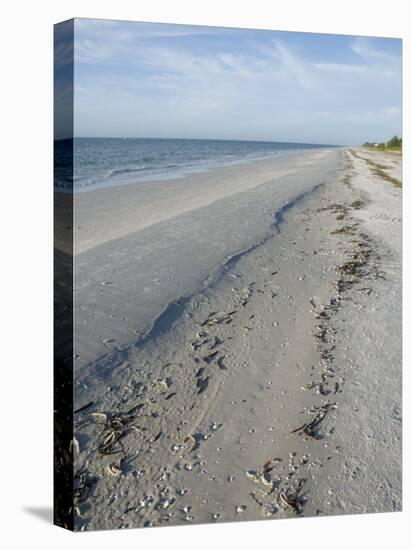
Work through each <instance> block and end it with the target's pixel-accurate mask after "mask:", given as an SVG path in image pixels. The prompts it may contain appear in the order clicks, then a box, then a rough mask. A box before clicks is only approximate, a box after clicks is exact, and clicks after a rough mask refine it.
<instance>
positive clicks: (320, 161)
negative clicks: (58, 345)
mask: <svg viewBox="0 0 412 550" xmlns="http://www.w3.org/2000/svg"><path fill="white" fill-rule="evenodd" d="M362 153H363V152H362ZM349 159H351V160H349ZM289 162H290V161H289ZM288 170H289V171H288ZM255 173H256V174H259V178H258V179H256V178H255V176H254V174H255ZM223 175H224V177H223ZM209 181H210V185H211V187H210V189H212V188H213V191H211V190H210V189H209V191H210V192H208V191H206V190H204V189H203V187H206V186H207V185H208V182H209ZM219 181H222V182H224V184H225V185H227V191H224V190H223V189H220V187H219V185H218V182H219ZM183 182H184V186H185V191H184V197H182V199H181V200H180V197H179V198H178V199H177V198H176V200H175V203H174V202H173V201H172V198H171V197H172V196H173V194H174V193H176V194H177V193H179V182H164V183H161V184H159V185H160V186H161V187H162V189H163V190H164V191H163V192H162V193H160V192H159V196H158V197H157V198H156V197H155V196H154V195H150V193H151V190H149V187H147V189H146V191H142V190H141V189H140V188H138V186H131V187H129V188H126V187H125V188H122V189H121V190H110V192H109V190H105V191H98V192H96V193H90V194H85V195H84V197H86V198H84V199H83V198H82V196H80V195H79V201H80V203H81V201H82V200H84V201H87V204H86V202H84V203H83V206H82V207H80V206H79V208H78V211H77V216H76V223H78V224H79V225H81V226H82V227H84V234H83V237H82V236H81V234H80V232H79V241H78V255H77V256H76V282H77V288H76V300H77V304H76V306H77V310H76V311H77V313H76V321H77V326H76V330H77V332H76V337H77V341H76V352H77V353H78V355H79V357H78V359H77V362H78V363H77V364H78V368H77V370H76V383H77V386H76V403H77V406H79V407H80V406H84V405H86V404H87V403H89V402H90V401H91V402H93V404H92V405H91V406H90V407H88V408H87V409H85V410H83V411H82V412H80V413H79V414H76V415H75V420H76V423H77V436H76V437H77V440H78V444H79V450H80V452H79V453H78V454H77V457H76V462H77V466H78V468H79V470H80V472H82V476H79V477H78V478H77V479H76V483H77V484H78V483H80V484H83V485H84V484H86V486H87V490H86V491H85V496H84V498H83V499H81V500H80V501H79V502H78V511H79V513H80V515H79V516H78V517H77V520H76V525H77V528H78V529H98V528H119V527H122V526H143V525H161V524H167V523H170V524H178V523H186V522H190V523H196V522H206V521H233V520H251V519H259V518H264V517H270V518H281V517H293V516H296V515H299V516H308V515H320V514H341V513H356V512H368V511H391V510H399V509H400V507H401V452H400V437H401V426H400V417H401V326H400V325H401V312H400V304H401V286H400V283H401V281H400V277H401V268H400V261H401V260H400V212H401V208H400V206H401V190H400V189H397V188H395V187H393V186H391V184H390V183H388V182H387V181H385V180H382V179H381V178H379V177H378V176H376V175H373V174H372V173H371V171H370V167H369V166H368V165H367V164H366V163H365V162H364V161H363V160H361V159H359V158H353V156H351V155H349V153H347V152H343V151H324V152H316V153H308V154H306V153H305V154H304V155H295V156H294V157H293V167H292V168H291V167H289V169H288V167H287V162H286V159H277V160H272V161H264V162H262V163H255V164H253V165H249V166H243V167H236V168H230V169H229V168H227V169H223V170H222V169H221V170H219V171H216V172H213V173H210V174H203V175H201V176H193V177H191V178H187V180H186V181H185V180H183V181H182V182H180V184H183ZM236 182H239V189H240V190H239V191H238V192H236V191H235V190H236V185H237V183H236ZM252 182H254V184H253V183H252ZM200 184H201V187H202V191H200V187H196V186H197V185H200ZM151 185H152V184H151ZM158 189H159V190H160V187H158ZM197 189H199V193H197V192H195V190H197ZM146 192H147V193H148V194H146ZM169 192H170V194H169ZM216 193H220V194H219V195H218V196H217V195H216ZM193 194H194V195H195V197H193ZM93 195H95V196H96V201H95V202H94V201H93V200H92V197H93ZM143 196H146V197H149V199H148V200H158V201H159V202H158V205H159V212H156V214H150V210H149V208H148V206H147V204H145V202H144V200H143ZM137 197H140V198H141V199H142V200H141V201H140V200H139V202H138V203H137V204H136V202H135V201H136V200H137ZM167 197H168V198H167ZM213 197H215V198H214V199H213ZM117 201H118V202H117ZM162 201H164V204H163V207H162V208H160V204H161V202H162ZM355 201H359V202H355ZM80 203H79V204H80ZM168 204H170V205H171V206H170V212H168V211H167V205H168ZM93 205H96V208H97V209H98V211H99V212H107V215H105V214H104V213H102V214H101V216H102V217H101V219H105V220H108V219H111V220H112V221H111V223H110V224H109V226H108V228H107V231H106V230H105V227H104V224H100V223H99V224H97V226H96V229H95V230H93V227H92V225H91V223H90V220H92V219H94V206H93ZM135 208H136V211H137V210H139V211H141V212H142V213H143V214H142V217H140V216H139V217H138V219H137V221H136V219H135V218H134V215H133V212H134V209H135ZM165 209H166V211H165ZM111 210H113V213H112V216H113V217H112V218H110V215H111V214H109V211H111ZM114 212H117V213H118V216H119V217H120V213H122V216H121V218H122V221H121V223H120V224H117V223H116V215H115V213H114ZM144 212H145V214H144ZM81 216H83V217H81ZM123 217H124V218H125V219H123ZM82 239H83V240H82ZM97 244H98V245H97ZM94 245H97V246H94ZM240 251H245V253H244V254H242V255H240V256H239V257H235V258H234V259H233V260H232V261H229V262H227V258H228V257H231V256H234V255H235V254H236V253H238V252H240ZM355 254H357V256H356V257H355V256H354V255H355ZM225 258H226V264H225V267H224V268H222V267H219V266H222V262H225ZM354 258H355V260H356V261H358V262H359V263H358V264H356V261H355V264H356V265H355V267H354V265H352V264H350V265H349V264H347V263H346V262H348V261H352V260H353V259H354ZM345 263H346V264H345ZM345 265H346V268H344V269H340V270H339V266H345ZM345 269H346V271H345ZM351 269H355V272H351ZM103 283H105V284H103ZM182 296H186V298H185V299H184V300H180V301H179V298H181V297H182ZM176 300H177V302H175V303H173V304H171V305H170V306H169V307H168V308H167V309H166V310H165V313H164V315H163V316H161V317H160V318H158V316H159V313H160V312H161V311H164V309H165V304H167V303H170V302H173V301H176ZM325 306H331V307H329V309H324V308H325ZM156 318H158V320H157V321H156V322H155V323H154V325H153V321H154V320H155V319H156ZM122 319H123V320H122ZM151 327H152V330H150V328H151ZM145 333H147V337H146V338H143V339H142V336H143V335H144V334H145ZM112 340H113V341H112ZM93 412H94V413H104V414H105V415H106V418H107V426H106V432H104V433H103V435H102V426H101V425H99V422H101V421H103V420H104V417H102V416H96V415H95V416H93V415H92V414H91V413H93ZM126 412H129V416H127V415H126V416H125V413H126ZM112 415H114V417H113V416H112ZM119 415H120V416H119ZM110 418H114V423H113V424H112V425H109V424H110ZM116 418H117V420H120V421H121V422H123V424H122V425H121V426H120V427H119V425H118V424H116ZM316 418H317V419H318V420H319V423H318V424H317V425H315V426H313V427H312V428H313V429H312V431H311V430H310V427H309V428H308V427H307V424H308V423H310V422H311V421H312V420H314V419H316ZM305 424H306V433H303V430H304V428H302V430H298V431H297V432H296V431H294V430H296V429H297V428H299V427H300V426H304V425H305ZM116 430H118V431H116ZM113 433H114V434H115V435H114V436H113V435H111V434H113ZM118 434H122V437H121V439H120V441H119V442H117V443H115V444H114V445H113V446H111V443H110V442H111V439H110V437H111V438H112V439H113V437H116V436H117V435H118ZM311 435H313V436H314V437H312V436H311ZM188 436H190V437H188ZM107 442H109V443H107ZM105 443H106V447H105ZM102 444H103V447H100V449H102V448H103V450H104V449H105V448H106V450H109V451H119V453H118V454H101V453H99V451H98V447H99V445H102ZM270 459H278V460H276V461H274V460H272V461H270ZM268 461H269V462H268ZM265 464H266V466H265ZM299 489H300V491H299ZM285 497H286V498H285ZM288 502H289V504H288Z"/></svg>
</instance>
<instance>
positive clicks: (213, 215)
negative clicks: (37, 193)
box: [74, 151, 340, 367]
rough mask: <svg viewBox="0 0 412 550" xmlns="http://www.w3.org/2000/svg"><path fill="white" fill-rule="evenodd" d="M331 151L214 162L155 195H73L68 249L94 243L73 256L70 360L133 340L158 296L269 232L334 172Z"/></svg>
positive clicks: (181, 290) (162, 301) (168, 298)
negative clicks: (245, 163) (243, 164)
mask: <svg viewBox="0 0 412 550" xmlns="http://www.w3.org/2000/svg"><path fill="white" fill-rule="evenodd" d="M339 158H340V153H339V152H336V151H332V152H331V151H322V152H315V153H311V154H301V155H299V157H298V156H296V157H295V162H294V164H293V165H292V166H290V165H289V162H288V161H287V160H285V158H282V159H275V160H271V161H270V162H269V161H262V162H261V163H256V164H254V165H251V166H249V167H248V170H245V169H244V168H243V169H239V168H238V167H237V168H236V169H230V170H227V169H226V170H225V171H220V170H219V171H216V172H215V173H214V174H210V175H208V176H204V175H203V176H199V177H196V178H195V177H193V178H190V179H189V178H188V179H187V180H186V181H185V180H181V181H179V182H173V183H171V184H170V185H169V186H168V189H165V188H164V187H163V192H162V193H161V194H159V192H158V188H156V186H151V185H148V186H147V187H142V186H140V185H139V186H136V187H135V188H134V189H126V188H125V189H124V190H123V191H124V192H123V193H117V192H116V190H110V192H109V190H105V191H100V192H96V193H95V194H93V195H94V196H93V197H92V196H91V195H90V197H91V199H92V200H91V201H89V200H83V201H82V202H78V203H76V202H75V205H74V207H75V226H76V227H77V228H78V229H77V235H79V237H77V239H76V238H75V241H77V249H79V248H80V249H81V246H82V242H83V243H90V240H91V238H92V239H94V240H97V241H98V242H99V244H98V245H96V246H93V247H92V248H89V249H87V250H85V251H84V252H81V253H78V254H77V255H76V256H75V259H74V264H75V289H76V290H75V307H76V308H77V309H76V323H77V331H78V338H76V346H75V347H76V349H75V353H76V356H78V358H77V363H76V364H77V366H78V367H83V366H85V365H87V364H89V363H91V362H94V361H96V359H98V357H100V356H102V355H104V354H107V353H110V352H111V351H113V350H114V349H115V348H118V347H122V346H124V345H126V344H129V343H130V342H136V341H137V340H138V339H139V337H140V336H142V335H143V334H144V333H145V332H147V330H148V328H149V327H150V325H151V324H152V323H153V322H154V321H155V320H156V319H157V318H158V317H159V315H160V314H161V313H162V312H163V311H164V310H165V308H166V307H167V306H168V304H171V303H173V302H175V301H176V300H178V299H180V298H182V297H184V296H189V295H191V294H193V293H194V292H196V290H197V289H199V288H200V287H201V286H202V285H203V284H204V283H205V281H207V280H208V278H209V277H210V276H211V274H213V273H216V272H218V271H219V270H221V269H222V266H223V265H224V264H226V263H227V261H228V259H229V258H230V257H233V256H236V255H237V254H240V253H242V252H243V251H246V250H249V249H251V248H252V247H253V246H255V245H256V244H257V243H260V242H262V239H265V238H267V236H268V235H272V233H273V232H274V227H275V226H274V224H276V223H278V222H279V220H277V219H276V217H275V216H279V215H281V213H282V209H284V208H285V207H286V206H287V205H293V201H295V200H297V199H298V198H299V197H301V196H302V194H305V193H310V192H312V191H313V190H314V189H315V188H316V186H318V185H319V184H320V183H322V182H325V181H326V180H327V178H333V177H336V173H337V172H336V170H337V168H338V165H339V162H340V161H339ZM162 185H163V186H164V185H166V184H165V183H164V184H162ZM126 187H129V186H126ZM171 201H172V204H170V203H171ZM82 232H83V233H82ZM82 234H83V235H85V236H84V237H82ZM90 235H91V236H92V237H91V238H90V237H89V236H90ZM115 235H120V236H118V237H117V238H112V237H114V236H115ZM82 239H83V241H82ZM79 241H80V244H79ZM76 304H78V305H76ZM133 304H139V307H138V308H137V307H136V306H133Z"/></svg>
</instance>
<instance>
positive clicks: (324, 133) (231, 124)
mask: <svg viewBox="0 0 412 550" xmlns="http://www.w3.org/2000/svg"><path fill="white" fill-rule="evenodd" d="M74 29H75V31H74V34H75V47H74V60H75V72H74V74H75V82H74V84H75V87H74V89H75V117H74V122H75V135H76V136H89V137H91V136H97V137H109V136H113V137H174V138H192V137H193V138H219V139H252V140H267V141H295V142H311V143H336V144H356V143H362V142H363V141H366V140H368V141H370V140H377V141H383V140H386V139H387V138H388V137H390V136H392V135H393V134H398V135H399V134H401V55H402V52H401V50H402V44H401V41H400V40H399V39H389V38H367V37H355V36H338V35H325V34H310V33H292V32H279V31H258V30H245V29H229V28H215V27H196V26H187V25H166V24H155V23H136V22H120V21H104V20H92V19H76V20H75V27H74Z"/></svg>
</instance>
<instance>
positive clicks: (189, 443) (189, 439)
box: [183, 435, 197, 453]
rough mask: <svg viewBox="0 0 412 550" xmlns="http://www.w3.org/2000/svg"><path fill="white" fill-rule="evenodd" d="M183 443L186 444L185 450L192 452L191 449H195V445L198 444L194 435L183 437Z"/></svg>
mask: <svg viewBox="0 0 412 550" xmlns="http://www.w3.org/2000/svg"><path fill="white" fill-rule="evenodd" d="M183 445H184V448H185V452H187V453H190V452H191V451H193V450H194V449H195V447H196V445H197V443H196V439H195V438H194V437H193V435H187V436H186V437H185V438H184V439H183Z"/></svg>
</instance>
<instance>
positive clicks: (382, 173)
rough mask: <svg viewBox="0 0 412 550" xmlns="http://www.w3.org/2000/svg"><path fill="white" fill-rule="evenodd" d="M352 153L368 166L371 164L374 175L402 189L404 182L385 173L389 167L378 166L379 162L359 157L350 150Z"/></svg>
mask: <svg viewBox="0 0 412 550" xmlns="http://www.w3.org/2000/svg"><path fill="white" fill-rule="evenodd" d="M350 152H351V153H352V155H353V156H354V157H356V158H358V159H361V160H363V161H365V162H366V164H369V166H370V167H371V171H372V174H375V175H376V176H379V177H381V178H383V179H384V180H386V181H389V182H390V183H391V184H392V185H394V186H395V187H402V182H400V181H399V180H398V179H396V178H394V177H392V176H390V175H389V174H388V173H386V172H385V171H384V170H385V169H387V168H388V167H387V166H384V165H383V164H378V163H377V162H374V161H373V160H371V159H368V158H365V157H361V156H360V155H358V153H356V151H353V150H352V149H350Z"/></svg>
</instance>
